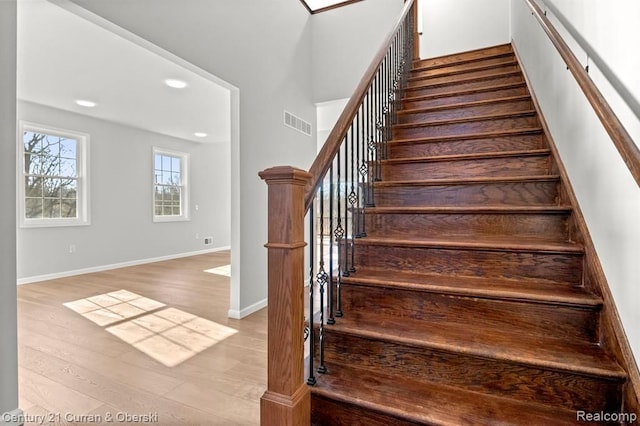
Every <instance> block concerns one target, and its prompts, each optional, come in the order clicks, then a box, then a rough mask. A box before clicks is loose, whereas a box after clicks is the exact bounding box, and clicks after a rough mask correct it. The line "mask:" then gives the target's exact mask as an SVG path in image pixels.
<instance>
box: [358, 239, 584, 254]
mask: <svg viewBox="0 0 640 426" xmlns="http://www.w3.org/2000/svg"><path fill="white" fill-rule="evenodd" d="M355 243H356V244H364V245H378V246H395V247H416V248H418V247H419V248H448V249H454V250H488V251H522V252H543V253H584V247H582V245H580V244H576V243H571V242H559V241H545V240H537V239H525V238H521V237H519V238H518V239H517V240H514V239H513V238H504V237H486V236H485V237H482V238H474V239H469V237H455V236H452V237H447V238H446V239H436V238H407V237H406V236H403V237H402V238H393V236H388V237H365V238H359V239H356V240H355Z"/></svg>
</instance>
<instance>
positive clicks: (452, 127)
mask: <svg viewBox="0 0 640 426" xmlns="http://www.w3.org/2000/svg"><path fill="white" fill-rule="evenodd" d="M539 125H540V123H539V122H538V119H537V117H535V116H525V117H514V118H488V119H485V120H474V121H467V122H461V123H447V124H430V125H424V126H413V127H399V126H394V128H393V138H394V139H411V138H419V137H425V136H429V137H435V136H453V135H465V134H469V133H483V132H493V131H504V130H514V129H526V128H531V127H538V126H539Z"/></svg>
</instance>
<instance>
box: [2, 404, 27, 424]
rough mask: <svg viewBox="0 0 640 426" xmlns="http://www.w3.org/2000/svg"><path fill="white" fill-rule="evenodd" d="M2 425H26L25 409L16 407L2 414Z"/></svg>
mask: <svg viewBox="0 0 640 426" xmlns="http://www.w3.org/2000/svg"><path fill="white" fill-rule="evenodd" d="M0 425H2V426H22V425H24V411H22V410H21V409H19V408H16V409H15V410H13V411H7V412H6V413H2V414H0Z"/></svg>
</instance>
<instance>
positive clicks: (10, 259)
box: [0, 0, 18, 424]
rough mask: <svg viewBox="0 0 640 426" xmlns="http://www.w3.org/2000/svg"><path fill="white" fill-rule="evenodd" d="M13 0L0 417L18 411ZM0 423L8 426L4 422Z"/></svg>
mask: <svg viewBox="0 0 640 426" xmlns="http://www.w3.org/2000/svg"><path fill="white" fill-rule="evenodd" d="M16 16H17V15H16V1H15V0H9V1H1V2H0V58H1V60H0V183H1V184H0V199H2V200H3V202H2V203H0V235H1V236H2V237H0V253H2V255H0V415H2V414H3V413H8V412H12V411H14V410H16V409H17V408H18V348H17V345H18V343H17V319H16V318H17V317H16V315H17V314H16V300H17V299H16V298H17V296H16V250H15V247H16V232H15V229H16V212H15V203H14V200H15V197H16V176H15V164H16V162H15V158H16V143H15V137H16V102H15V99H16ZM0 424H11V423H10V422H6V421H3V418H1V417H0Z"/></svg>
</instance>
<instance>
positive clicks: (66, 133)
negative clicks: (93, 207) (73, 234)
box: [17, 120, 91, 228]
mask: <svg viewBox="0 0 640 426" xmlns="http://www.w3.org/2000/svg"><path fill="white" fill-rule="evenodd" d="M25 131H30V132H37V133H44V134H47V135H52V136H59V137H63V138H69V139H75V140H76V141H77V146H76V172H77V193H76V196H77V204H76V212H77V214H76V217H75V218H67V217H65V218H37V219H29V218H26V217H25V213H26V206H25V197H26V194H25V187H24V180H25V177H26V174H27V173H26V172H25V170H24V154H25V151H24V132H25ZM17 152H18V167H17V169H18V189H17V194H18V202H17V204H18V209H19V211H18V218H19V219H18V220H19V224H20V227H21V228H45V227H58V226H87V225H90V224H91V219H90V217H91V216H90V211H89V208H90V202H89V201H90V199H89V195H90V194H89V188H90V186H89V134H88V133H81V132H76V131H72V130H66V129H60V128H57V127H53V126H49V125H43V124H38V123H32V122H28V121H22V120H21V121H20V122H19V125H18V149H17Z"/></svg>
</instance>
